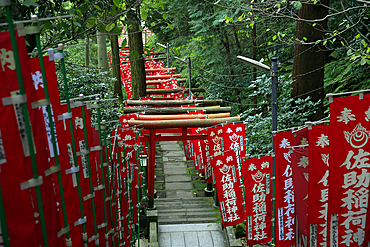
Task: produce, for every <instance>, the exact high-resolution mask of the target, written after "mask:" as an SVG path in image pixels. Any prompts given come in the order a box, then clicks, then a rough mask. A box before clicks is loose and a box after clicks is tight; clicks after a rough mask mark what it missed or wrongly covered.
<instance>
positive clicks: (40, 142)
mask: <svg viewBox="0 0 370 247" xmlns="http://www.w3.org/2000/svg"><path fill="white" fill-rule="evenodd" d="M17 46H18V54H19V60H20V66H21V71H22V78H23V85H24V91H25V93H26V95H27V108H28V112H29V117H30V118H29V119H30V126H31V129H32V130H31V131H32V135H33V138H32V139H33V140H30V142H32V143H33V145H34V152H35V159H36V164H37V169H38V171H37V173H38V174H39V176H42V177H43V183H42V185H41V186H40V189H41V197H42V204H43V210H44V216H45V225H46V229H47V234H48V242H49V244H50V245H53V246H61V245H62V244H63V239H60V238H58V237H57V232H58V231H59V230H60V226H61V225H60V221H59V216H58V212H57V201H56V197H55V193H54V189H55V188H54V186H53V184H55V183H54V182H53V180H52V177H51V176H43V175H44V172H45V170H47V169H49V168H50V166H49V162H48V153H47V144H46V142H45V139H44V137H45V136H46V135H45V133H44V128H43V127H42V125H43V117H42V115H41V114H40V111H39V109H38V108H33V107H32V106H31V104H32V103H35V102H36V101H37V95H36V92H35V88H34V85H33V82H32V77H31V69H30V65H29V60H28V56H27V48H26V43H25V38H24V37H17ZM0 51H1V54H0V55H1V60H2V63H1V64H2V71H3V73H4V78H5V83H6V84H7V89H8V90H9V91H8V92H10V94H11V95H18V94H19V93H20V90H19V86H18V83H17V79H18V78H17V74H16V70H15V69H16V68H15V61H14V54H13V47H12V44H11V42H10V34H9V32H2V33H1V35H0ZM12 106H13V108H14V113H15V114H16V117H17V121H18V124H17V125H15V126H11V127H10V128H13V130H14V127H15V128H17V127H18V129H19V130H15V132H17V133H20V136H21V140H22V146H23V151H24V161H23V164H24V165H25V166H24V171H23V172H26V174H27V177H28V179H27V180H29V179H31V178H32V177H33V176H32V173H33V172H32V167H31V160H30V158H31V157H30V151H29V148H28V141H29V140H28V137H27V135H26V127H25V126H26V125H25V117H24V116H23V112H22V107H21V104H12ZM36 137H41V138H36ZM24 162H25V163H24ZM13 172H20V171H13ZM27 180H25V181H22V183H23V182H26V181H27ZM17 186H20V185H19V184H18V185H17ZM10 191H11V190H9V192H10ZM12 194H13V193H12ZM13 195H14V194H13ZM36 197H37V196H36V191H35V190H34V188H33V187H32V186H31V187H30V190H29V199H28V200H31V201H32V204H33V206H32V208H33V210H34V215H35V221H36V224H38V225H39V221H40V218H39V209H38V208H37V205H38V204H37V203H35V202H36V201H37V198H36ZM4 201H6V200H5V199H4ZM4 206H5V205H4ZM16 209H17V207H15V208H10V209H9V210H10V211H12V210H16ZM17 211H18V209H17ZM37 229H39V228H37ZM18 231H19V230H18ZM38 235H39V236H41V231H40V232H39V234H38ZM19 237H20V238H22V237H21V236H19Z"/></svg>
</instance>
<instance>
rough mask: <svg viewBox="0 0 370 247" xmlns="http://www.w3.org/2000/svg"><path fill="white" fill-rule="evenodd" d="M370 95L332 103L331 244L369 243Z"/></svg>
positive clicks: (355, 244) (330, 170)
mask: <svg viewBox="0 0 370 247" xmlns="http://www.w3.org/2000/svg"><path fill="white" fill-rule="evenodd" d="M369 120H370V95H364V96H363V99H360V97H359V96H358V95H357V96H350V97H345V98H334V101H333V103H331V104H330V135H329V139H330V141H331V143H333V145H330V147H329V148H330V166H329V174H330V176H329V195H330V196H329V214H328V220H329V221H330V230H329V232H330V244H331V246H365V245H366V246H367V239H368V238H367V237H365V230H366V228H367V226H368V223H367V222H366V218H367V217H368V216H367V215H368V200H369V177H370V172H369V170H370V163H369V158H370V145H369V144H370V142H369V139H370V121H369Z"/></svg>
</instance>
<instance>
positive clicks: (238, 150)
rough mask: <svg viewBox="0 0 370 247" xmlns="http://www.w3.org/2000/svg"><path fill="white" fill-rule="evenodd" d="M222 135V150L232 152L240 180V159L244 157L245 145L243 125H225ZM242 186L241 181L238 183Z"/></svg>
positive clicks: (245, 152)
mask: <svg viewBox="0 0 370 247" xmlns="http://www.w3.org/2000/svg"><path fill="white" fill-rule="evenodd" d="M222 132H223V134H224V139H223V140H224V148H225V150H233V151H234V155H235V159H236V162H237V163H238V168H239V176H240V178H241V173H240V168H241V161H242V157H246V154H247V151H246V145H245V127H244V123H237V124H234V123H233V124H227V125H223V126H222ZM240 183H241V184H243V182H242V181H240Z"/></svg>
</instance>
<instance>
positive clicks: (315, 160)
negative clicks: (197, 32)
mask: <svg viewBox="0 0 370 247" xmlns="http://www.w3.org/2000/svg"><path fill="white" fill-rule="evenodd" d="M329 130H330V126H329V125H318V126H312V129H309V131H308V133H309V139H310V142H309V160H310V165H309V166H308V173H309V178H310V179H309V180H308V198H309V200H308V225H309V231H310V234H309V236H310V243H311V244H312V245H315V244H314V243H315V241H316V243H317V244H316V246H327V244H328V241H327V240H328V239H329V238H328V237H329V236H328V232H327V230H328V229H327V212H328V201H329V198H328V192H329V183H328V179H329ZM315 236H316V237H315ZM315 239H317V240H315Z"/></svg>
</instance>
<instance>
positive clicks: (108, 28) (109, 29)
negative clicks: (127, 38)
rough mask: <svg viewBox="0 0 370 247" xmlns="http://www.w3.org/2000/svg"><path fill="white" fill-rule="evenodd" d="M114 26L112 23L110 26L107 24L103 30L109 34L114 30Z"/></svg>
mask: <svg viewBox="0 0 370 247" xmlns="http://www.w3.org/2000/svg"><path fill="white" fill-rule="evenodd" d="M114 26H115V25H114V23H111V24H109V25H108V26H106V27H105V30H107V31H108V32H110V31H111V30H112V29H113V28H114Z"/></svg>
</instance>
